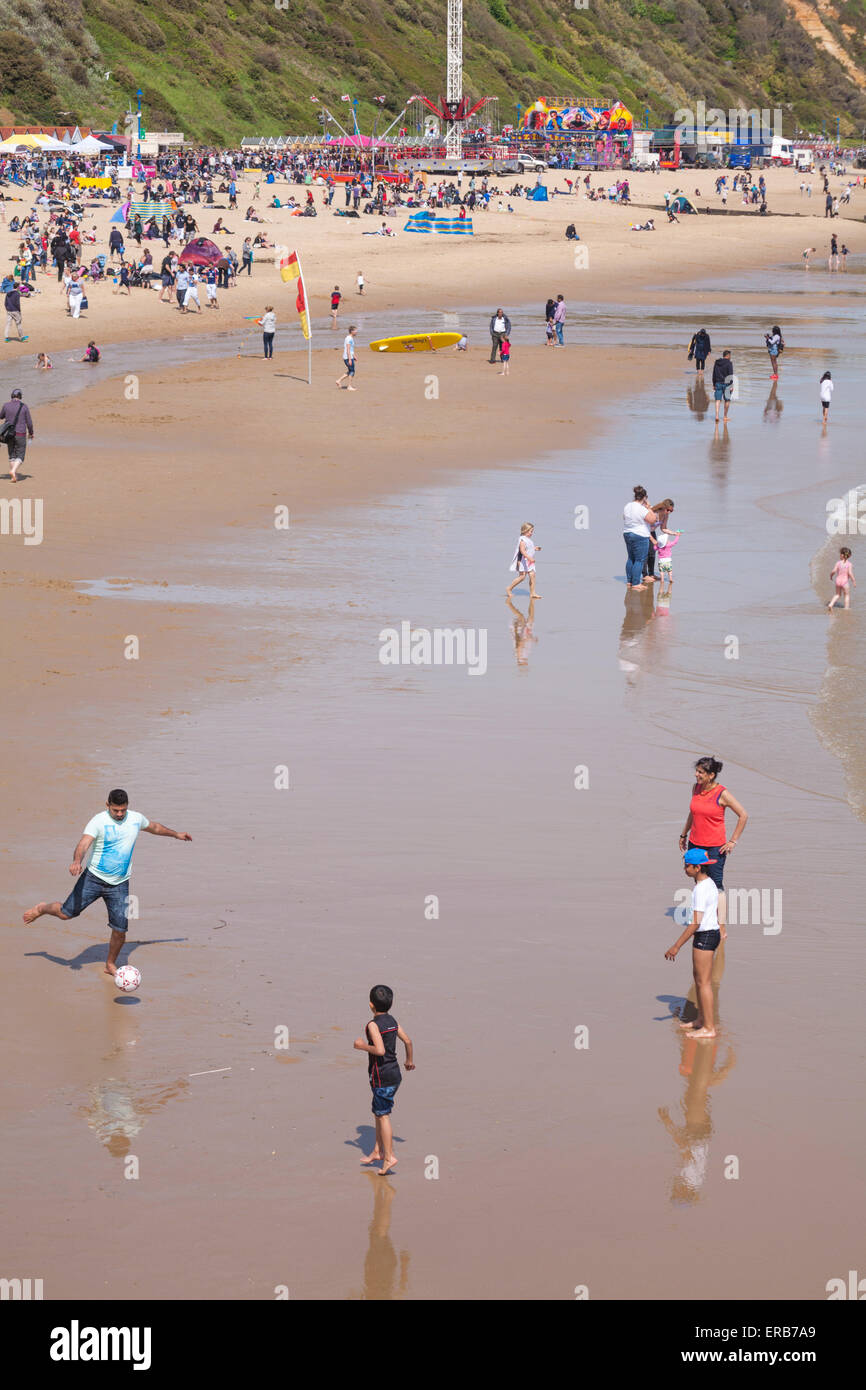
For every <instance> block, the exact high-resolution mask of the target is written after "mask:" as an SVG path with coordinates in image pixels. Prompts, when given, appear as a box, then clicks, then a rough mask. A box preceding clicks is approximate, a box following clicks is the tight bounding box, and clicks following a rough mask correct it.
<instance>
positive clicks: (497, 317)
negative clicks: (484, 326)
mask: <svg viewBox="0 0 866 1390" xmlns="http://www.w3.org/2000/svg"><path fill="white" fill-rule="evenodd" d="M510 337H511V319H510V318H509V317H508V315H507V314H506V313H505V311H504V310H503V309H497V310H496V313H495V314H494V315H493V317H492V318H491V320H490V361H491V362H495V361H496V354H497V353H498V352H499V351H500V349H501V347H502V339H503V338H510Z"/></svg>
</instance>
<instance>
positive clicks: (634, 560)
mask: <svg viewBox="0 0 866 1390" xmlns="http://www.w3.org/2000/svg"><path fill="white" fill-rule="evenodd" d="M657 521H658V517H657V515H656V513H655V512H654V511H653V510H652V508H651V507H648V506H647V495H646V488H645V487H641V486H640V485H639V484H638V486H637V487H636V488H634V501H633V502H629V503H628V504H627V506H626V507H625V508H624V509H623V514H622V534H623V540H624V541H625V549H626V563H625V578H626V585H627V587H628V588H629V589H647V588H649V585H648V584H644V583H643V566H644V561H645V560H646V557H647V553H648V551H649V544H650V526H654V525H655V524H656V522H657Z"/></svg>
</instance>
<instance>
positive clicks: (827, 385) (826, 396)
mask: <svg viewBox="0 0 866 1390" xmlns="http://www.w3.org/2000/svg"><path fill="white" fill-rule="evenodd" d="M832 395H833V382H832V381H822V382H821V400H822V401H823V402H824V403H825V404H826V405H829V404H830V397H831V396H832Z"/></svg>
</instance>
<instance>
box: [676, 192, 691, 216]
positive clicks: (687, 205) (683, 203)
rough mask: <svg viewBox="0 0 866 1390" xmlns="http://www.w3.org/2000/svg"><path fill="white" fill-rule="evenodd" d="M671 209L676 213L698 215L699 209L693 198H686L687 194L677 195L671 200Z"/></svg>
mask: <svg viewBox="0 0 866 1390" xmlns="http://www.w3.org/2000/svg"><path fill="white" fill-rule="evenodd" d="M671 208H672V209H673V211H674V212H694V213H697V208H696V207H695V205H694V203H693V202H692V200H691V198H687V197H686V195H685V193H677V194H675V196H674V197H673V198H671Z"/></svg>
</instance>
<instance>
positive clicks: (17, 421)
mask: <svg viewBox="0 0 866 1390" xmlns="http://www.w3.org/2000/svg"><path fill="white" fill-rule="evenodd" d="M0 420H3V421H4V422H5V423H6V424H7V425H8V426H9V432H8V435H7V437H6V448H7V450H8V453H9V477H10V480H11V481H12V482H13V483H17V482H18V469H19V468H20V467H21V465H22V463H23V462H24V456H25V454H26V453H27V440H28V438H29V439H32V438H33V418H32V416H31V414H30V407H29V406H27V405H25V404H24V400H23V398H22V395H21V392H20V391H19V390H18V389H17V388H16V390H14V391H13V392H12V397H11V399H10V400H8V401H7V402H6V404H5V405H4V406H3V409H2V410H0Z"/></svg>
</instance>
